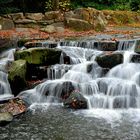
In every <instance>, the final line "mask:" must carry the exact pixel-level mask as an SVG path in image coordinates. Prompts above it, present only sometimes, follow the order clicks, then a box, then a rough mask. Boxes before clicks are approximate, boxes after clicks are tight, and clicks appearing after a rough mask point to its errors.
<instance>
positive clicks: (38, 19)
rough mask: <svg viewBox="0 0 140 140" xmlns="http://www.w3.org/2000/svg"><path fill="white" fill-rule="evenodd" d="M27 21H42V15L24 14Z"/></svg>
mask: <svg viewBox="0 0 140 140" xmlns="http://www.w3.org/2000/svg"><path fill="white" fill-rule="evenodd" d="M25 17H26V18H27V19H31V20H36V21H40V20H42V19H43V17H44V15H43V14H42V13H25Z"/></svg>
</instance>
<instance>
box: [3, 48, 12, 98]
mask: <svg viewBox="0 0 140 140" xmlns="http://www.w3.org/2000/svg"><path fill="white" fill-rule="evenodd" d="M14 52H15V49H11V50H8V51H5V52H3V53H2V54H1V56H0V99H2V98H5V97H7V96H11V95H12V93H11V88H10V85H9V82H8V74H7V71H8V67H9V66H10V64H11V62H12V61H13V60H14Z"/></svg>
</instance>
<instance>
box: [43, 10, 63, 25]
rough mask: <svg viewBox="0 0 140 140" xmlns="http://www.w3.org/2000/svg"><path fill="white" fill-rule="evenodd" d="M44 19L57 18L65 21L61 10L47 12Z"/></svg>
mask: <svg viewBox="0 0 140 140" xmlns="http://www.w3.org/2000/svg"><path fill="white" fill-rule="evenodd" d="M44 19H46V20H53V19H54V20H55V21H57V22H58V21H63V19H64V18H63V14H62V13H60V12H59V11H50V12H46V13H45V17H44Z"/></svg>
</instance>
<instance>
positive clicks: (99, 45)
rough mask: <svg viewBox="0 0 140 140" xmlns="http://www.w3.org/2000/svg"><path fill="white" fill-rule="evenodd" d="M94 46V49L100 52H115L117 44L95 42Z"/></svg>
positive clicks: (112, 42) (114, 42)
mask: <svg viewBox="0 0 140 140" xmlns="http://www.w3.org/2000/svg"><path fill="white" fill-rule="evenodd" d="M94 46H95V48H96V49H98V50H101V51H116V50H117V43H116V41H99V42H95V43H94Z"/></svg>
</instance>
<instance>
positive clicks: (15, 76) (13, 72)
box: [8, 60, 27, 96]
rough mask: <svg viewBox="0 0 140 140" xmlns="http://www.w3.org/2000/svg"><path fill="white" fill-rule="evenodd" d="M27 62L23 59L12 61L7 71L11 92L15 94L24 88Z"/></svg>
mask: <svg viewBox="0 0 140 140" xmlns="http://www.w3.org/2000/svg"><path fill="white" fill-rule="evenodd" d="M26 73H27V63H26V61H25V60H17V61H14V62H12V65H11V67H10V69H9V72H8V80H9V83H10V86H11V89H12V93H13V94H14V95H15V96H16V95H17V94H18V93H19V92H20V91H22V90H23V89H25V88H26V86H27V83H26Z"/></svg>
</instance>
